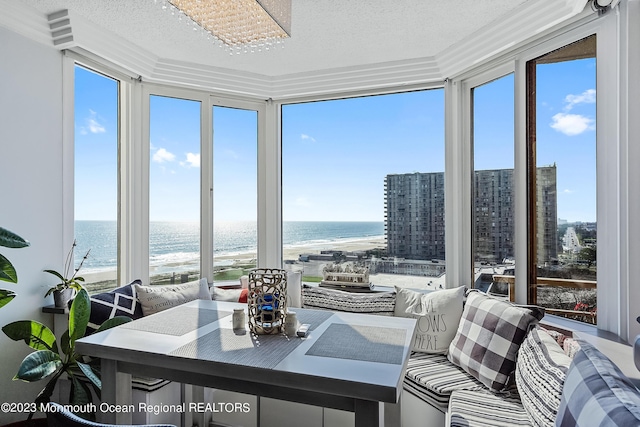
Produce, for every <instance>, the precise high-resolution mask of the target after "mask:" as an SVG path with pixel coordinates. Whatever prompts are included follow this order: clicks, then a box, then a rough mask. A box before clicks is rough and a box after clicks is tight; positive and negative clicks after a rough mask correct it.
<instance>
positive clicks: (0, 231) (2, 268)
mask: <svg viewBox="0 0 640 427" xmlns="http://www.w3.org/2000/svg"><path fill="white" fill-rule="evenodd" d="M29 245H30V243H29V242H27V241H26V240H24V239H23V238H22V237H20V236H18V235H17V234H15V233H12V232H11V231H9V230H7V229H5V228H2V227H0V246H4V247H5V248H24V247H27V246H29ZM0 280H2V281H4V282H9V283H18V274H17V273H16V269H15V268H14V267H13V264H11V261H9V260H8V259H7V258H5V257H4V256H3V255H2V254H0ZM15 296H16V294H15V292H13V291H10V290H7V289H0V307H3V306H5V305H7V304H8V303H9V302H11V300H12V299H13V298H15Z"/></svg>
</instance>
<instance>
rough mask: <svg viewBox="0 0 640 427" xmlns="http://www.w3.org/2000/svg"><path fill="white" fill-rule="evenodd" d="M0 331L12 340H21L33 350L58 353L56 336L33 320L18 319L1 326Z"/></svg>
mask: <svg viewBox="0 0 640 427" xmlns="http://www.w3.org/2000/svg"><path fill="white" fill-rule="evenodd" d="M2 332H4V333H5V335H6V336H8V337H9V338H11V339H12V340H14V341H20V340H23V341H24V342H25V344H27V345H28V346H29V347H31V348H33V349H34V350H51V351H53V352H54V353H58V345H57V344H56V336H55V335H54V334H53V332H52V331H51V329H49V328H47V327H46V326H45V325H43V324H42V323H40V322H36V321H35V320H19V321H17V322H12V323H9V324H8V325H5V326H3V327H2Z"/></svg>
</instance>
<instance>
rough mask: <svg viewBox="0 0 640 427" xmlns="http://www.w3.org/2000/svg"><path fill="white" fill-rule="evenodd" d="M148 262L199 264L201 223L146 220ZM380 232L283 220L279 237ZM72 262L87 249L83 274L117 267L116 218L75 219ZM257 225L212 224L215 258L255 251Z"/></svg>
mask: <svg viewBox="0 0 640 427" xmlns="http://www.w3.org/2000/svg"><path fill="white" fill-rule="evenodd" d="M149 235H150V238H149V255H150V260H149V262H150V266H151V267H154V268H155V272H156V273H158V272H162V271H163V270H164V268H163V267H170V269H171V270H172V271H175V270H176V268H175V267H176V266H182V269H188V268H191V267H193V266H196V267H197V266H198V263H199V257H200V226H199V224H198V223H194V222H151V223H150V224H149ZM383 235H384V223H383V222H324V221H317V222H313V221H285V222H284V223H283V225H282V238H283V244H284V245H285V246H301V245H306V244H314V243H328V242H333V241H335V242H339V241H344V240H352V239H361V238H367V237H378V236H383ZM75 238H76V241H77V244H78V246H77V248H76V252H75V258H76V265H78V262H80V259H81V258H82V256H83V255H84V254H85V253H86V251H87V250H88V249H91V254H90V256H89V258H87V260H86V261H85V263H84V266H83V267H82V272H83V273H91V272H97V271H106V270H112V269H114V268H115V267H116V263H117V253H116V241H117V224H116V222H115V221H76V222H75ZM256 247H257V242H256V224H255V223H252V222H224V223H219V224H215V225H214V256H223V255H234V254H238V253H242V252H250V251H255V250H256Z"/></svg>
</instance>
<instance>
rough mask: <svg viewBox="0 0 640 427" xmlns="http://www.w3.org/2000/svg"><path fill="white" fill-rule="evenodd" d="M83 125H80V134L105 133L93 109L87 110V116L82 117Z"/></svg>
mask: <svg viewBox="0 0 640 427" xmlns="http://www.w3.org/2000/svg"><path fill="white" fill-rule="evenodd" d="M84 123H85V125H84V126H82V127H80V134H81V135H87V134H88V133H105V132H106V131H107V129H106V128H105V127H104V126H103V125H102V124H101V123H100V122H99V121H98V113H96V112H95V111H93V110H89V117H86V118H85V119H84Z"/></svg>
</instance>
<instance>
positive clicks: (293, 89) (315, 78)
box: [272, 58, 443, 99]
mask: <svg viewBox="0 0 640 427" xmlns="http://www.w3.org/2000/svg"><path fill="white" fill-rule="evenodd" d="M442 80H443V77H442V73H441V72H440V69H439V67H438V64H436V62H435V61H434V60H433V59H432V58H416V59H407V60H402V61H391V62H383V63H378V64H372V65H366V66H356V67H343V68H332V69H326V70H319V71H314V72H310V73H300V74H289V75H284V76H278V77H276V78H274V79H273V87H272V91H273V96H272V98H273V99H287V98H294V97H300V96H316V95H321V94H324V93H340V92H353V91H364V90H374V89H380V88H384V87H390V86H414V85H420V84H428V83H433V82H440V81H442Z"/></svg>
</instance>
